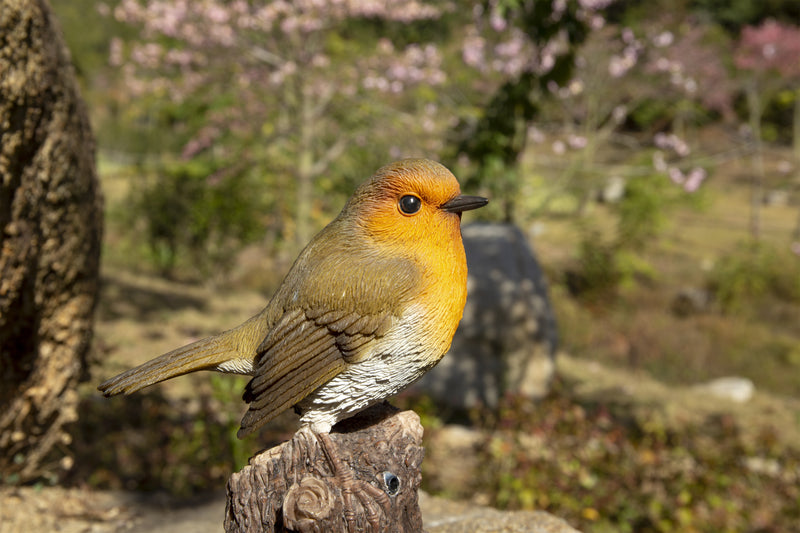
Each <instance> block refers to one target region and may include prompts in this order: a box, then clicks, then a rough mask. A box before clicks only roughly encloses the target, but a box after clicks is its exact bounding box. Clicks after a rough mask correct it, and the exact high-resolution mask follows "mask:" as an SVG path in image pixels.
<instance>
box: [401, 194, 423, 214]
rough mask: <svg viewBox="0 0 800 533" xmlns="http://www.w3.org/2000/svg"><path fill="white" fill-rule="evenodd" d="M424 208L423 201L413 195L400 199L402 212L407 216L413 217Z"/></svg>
mask: <svg viewBox="0 0 800 533" xmlns="http://www.w3.org/2000/svg"><path fill="white" fill-rule="evenodd" d="M420 207H422V200H420V199H419V197H417V196H414V195H413V194H407V195H405V196H403V197H402V198H400V211H402V212H403V213H404V214H406V215H413V214H414V213H416V212H417V211H419V208H420Z"/></svg>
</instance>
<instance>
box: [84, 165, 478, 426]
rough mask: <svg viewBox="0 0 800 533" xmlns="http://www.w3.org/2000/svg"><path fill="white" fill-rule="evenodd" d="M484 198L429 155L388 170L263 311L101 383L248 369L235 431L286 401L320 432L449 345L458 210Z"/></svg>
mask: <svg viewBox="0 0 800 533" xmlns="http://www.w3.org/2000/svg"><path fill="white" fill-rule="evenodd" d="M487 202H488V200H487V199H486V198H482V197H480V196H466V195H462V194H461V190H460V187H459V184H458V181H457V180H456V178H455V176H453V174H452V173H451V172H450V171H449V170H448V169H447V168H445V167H444V166H442V165H441V164H439V163H436V162H434V161H430V160H427V159H404V160H401V161H397V162H395V163H391V164H389V165H387V166H384V167H382V168H380V169H379V170H378V171H377V172H376V173H375V175H373V176H372V178H370V179H369V180H367V181H366V182H365V183H363V184H362V185H361V186H360V187H358V188H357V189H356V191H355V193H354V194H353V196H352V197H351V198H350V199H349V200H348V201H347V203H346V204H345V206H344V208H343V209H342V211H341V213H340V214H339V215H338V216H337V217H336V218H335V219H334V220H333V221H332V222H331V223H330V224H328V225H327V226H326V227H325V228H324V229H323V230H322V231H321V232H320V233H319V234H317V235H316V236H315V237H314V238H313V239H312V240H311V242H309V243H308V245H307V246H306V247H305V248H304V249H303V251H302V252H300V255H299V256H298V258H297V259H296V260H295V262H294V264H293V265H292V268H291V269H290V270H289V273H288V274H287V275H286V278H285V279H284V280H283V282H282V283H281V285H280V287H279V288H278V290H277V292H276V293H275V295H274V296H273V298H272V300H271V301H270V302H269V304H267V306H266V307H265V308H264V309H263V310H262V311H261V312H260V313H258V314H257V315H255V316H254V317H252V318H250V319H249V320H247V321H246V322H244V323H243V324H241V325H239V326H237V327H235V328H233V329H230V330H228V331H225V332H223V333H220V334H218V335H214V336H211V337H208V338H205V339H201V340H198V341H196V342H194V343H191V344H188V345H186V346H184V347H182V348H178V349H176V350H173V351H171V352H168V353H166V354H164V355H161V356H159V357H156V358H155V359H152V360H150V361H148V362H146V363H144V364H142V365H141V366H138V367H136V368H133V369H131V370H128V371H126V372H123V373H122V374H120V375H118V376H116V377H114V378H111V379H109V380H108V381H106V382H104V383H102V384H101V385H100V386H99V387H98V388H99V389H100V390H101V391H102V392H103V394H105V396H114V395H116V394H120V393H125V394H129V393H132V392H135V391H137V390H139V389H142V388H144V387H146V386H148V385H152V384H154V383H158V382H161V381H164V380H166V379H170V378H173V377H175V376H180V375H182V374H186V373H189V372H194V371H197V370H216V371H219V372H232V373H237V374H246V375H250V376H252V379H251V380H250V382H249V383H248V384H247V386H246V387H245V391H244V395H243V397H244V400H245V401H246V402H247V403H248V404H249V408H248V410H247V412H246V413H245V415H244V417H243V419H242V423H241V428H240V429H239V433H238V435H239V437H244V436H245V435H248V434H249V433H251V432H253V431H254V430H256V429H257V428H258V427H260V426H261V425H263V424H264V423H266V422H268V421H269V420H271V419H272V418H274V417H275V416H277V415H278V414H280V413H281V412H282V411H284V410H286V409H287V408H289V407H292V406H294V407H295V409H296V411H297V412H298V413H299V414H300V417H301V418H300V423H301V425H302V426H307V427H309V428H310V429H311V430H312V431H313V432H315V433H318V434H319V433H328V432H329V431H330V429H331V427H332V426H333V425H334V424H336V423H337V422H338V421H340V420H342V419H345V418H348V417H350V416H351V415H354V414H356V413H358V412H359V411H361V410H363V409H365V408H367V407H369V406H370V405H373V404H375V403H377V402H380V401H382V400H384V399H386V398H387V397H389V396H391V395H393V394H395V393H397V392H399V391H400V390H402V389H404V388H405V387H407V386H408V385H410V384H411V383H412V382H413V381H415V380H416V379H417V378H419V377H421V376H422V374H424V373H425V372H426V371H427V370H429V369H430V368H432V367H433V366H434V365H436V363H438V362H439V360H440V359H441V358H442V356H444V354H445V353H446V352H447V351H448V349H449V347H450V342H451V340H452V338H453V334H454V333H455V331H456V327H457V326H458V323H459V321H460V320H461V316H462V313H463V310H464V304H465V301H466V296H467V265H466V258H465V256H464V245H463V244H462V242H461V213H462V212H464V211H468V210H471V209H477V208H479V207H482V206H484V205H486V204H487Z"/></svg>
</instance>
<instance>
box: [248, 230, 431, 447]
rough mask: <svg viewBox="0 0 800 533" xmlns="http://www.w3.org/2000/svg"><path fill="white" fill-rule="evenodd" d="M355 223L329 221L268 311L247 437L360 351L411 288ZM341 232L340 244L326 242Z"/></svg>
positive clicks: (395, 260)
mask: <svg viewBox="0 0 800 533" xmlns="http://www.w3.org/2000/svg"><path fill="white" fill-rule="evenodd" d="M356 229H357V227H356V226H355V225H352V224H351V225H346V224H345V221H344V220H343V219H337V220H334V221H333V222H332V223H331V224H329V225H328V226H327V227H326V228H325V229H324V230H323V231H322V232H321V233H320V234H319V235H317V237H315V238H314V239H313V240H312V241H311V242H310V243H309V245H308V246H307V247H306V248H305V249H304V250H303V251H302V252H301V253H300V256H299V257H298V258H297V261H295V264H294V265H293V266H292V269H291V270H290V271H289V273H288V274H287V275H286V279H285V280H284V282H283V283H282V284H281V287H280V288H279V289H278V292H277V293H276V294H275V297H274V298H273V301H272V302H270V305H275V306H278V307H277V308H279V309H282V312H281V316H280V318H278V319H277V320H276V322H275V323H274V325H272V327H271V328H270V330H269V332H268V333H267V335H266V337H265V338H264V340H263V341H262V343H261V345H260V346H259V347H258V349H257V351H256V353H257V354H258V356H257V360H256V362H255V368H254V373H253V376H254V377H253V379H252V380H251V381H250V383H248V385H247V388H246V389H245V393H244V399H245V401H247V402H249V403H250V408H249V410H248V411H247V413H246V414H245V415H244V418H243V419H242V428H241V429H240V430H239V435H240V436H243V435H247V434H248V433H251V432H252V431H253V430H255V429H256V428H257V427H258V426H260V425H261V424H264V423H265V422H267V421H269V420H271V419H272V418H274V417H275V416H277V415H278V414H279V413H281V412H282V411H284V410H285V409H287V408H289V407H291V406H292V405H295V404H296V403H297V402H299V401H300V400H302V399H303V398H305V397H306V396H308V395H309V394H310V393H311V392H313V391H314V390H316V389H317V388H319V387H320V386H321V385H323V384H324V383H326V382H328V381H329V380H330V379H332V378H333V377H334V376H336V375H337V374H339V373H340V372H342V371H343V370H344V369H345V368H347V365H349V364H354V363H358V362H359V361H360V360H361V358H363V357H364V356H365V354H366V353H368V349H367V348H368V345H369V343H370V342H371V341H373V340H374V339H376V338H378V337H380V336H382V335H383V334H384V333H385V332H386V331H387V330H388V329H389V328H390V327H391V325H392V323H393V322H394V320H395V319H396V317H397V316H398V315H399V313H400V312H401V306H400V302H403V301H406V300H407V299H408V297H409V296H408V295H409V294H411V293H413V292H414V291H416V290H418V289H419V286H420V277H421V272H420V270H419V269H418V268H416V267H415V264H414V263H413V262H411V261H410V260H408V259H405V258H403V257H399V256H398V255H397V254H381V253H378V251H377V249H376V248H375V247H374V246H370V245H369V243H368V242H366V241H364V236H363V235H360V234H358V233H357V232H356ZM331 234H337V235H338V236H341V235H344V234H346V236H347V237H346V238H334V237H332V236H331Z"/></svg>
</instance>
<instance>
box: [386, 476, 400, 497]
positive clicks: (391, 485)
mask: <svg viewBox="0 0 800 533" xmlns="http://www.w3.org/2000/svg"><path fill="white" fill-rule="evenodd" d="M382 475H383V483H384V484H385V486H386V488H385V489H384V490H385V491H386V494H388V495H389V496H394V495H395V494H397V493H398V492H399V491H400V478H399V477H397V476H396V475H394V474H393V473H391V472H384V473H383V474H382Z"/></svg>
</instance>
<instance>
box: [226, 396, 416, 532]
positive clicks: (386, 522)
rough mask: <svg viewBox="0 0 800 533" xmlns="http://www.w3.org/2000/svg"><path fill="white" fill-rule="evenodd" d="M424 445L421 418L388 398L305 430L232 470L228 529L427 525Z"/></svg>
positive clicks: (405, 529) (382, 528)
mask: <svg viewBox="0 0 800 533" xmlns="http://www.w3.org/2000/svg"><path fill="white" fill-rule="evenodd" d="M421 445H422V426H421V425H420V423H419V417H418V416H417V415H416V414H415V413H414V412H412V411H403V412H397V410H396V409H395V408H393V407H391V406H389V405H388V404H385V403H384V404H381V405H377V406H375V407H373V408H370V409H368V410H366V411H364V412H362V413H360V414H358V415H356V416H355V417H353V418H350V419H348V420H344V421H342V422H341V423H340V424H338V425H337V426H336V427H335V428H334V430H333V431H332V432H331V433H330V434H314V433H313V432H311V430H309V429H307V428H304V429H301V430H300V431H298V432H297V433H295V435H294V437H293V438H292V440H290V441H288V442H285V443H283V444H281V445H280V446H276V447H275V448H272V449H270V450H266V451H264V452H262V453H260V454H258V455H256V456H255V457H253V458H251V459H250V464H249V465H248V466H246V467H244V468H243V469H242V471H241V472H237V473H236V474H233V475H232V476H231V478H230V480H229V481H228V504H227V508H226V510H225V531H226V532H228V533H255V532H258V533H267V532H269V533H273V532H274V533H280V532H285V531H301V532H306V531H308V532H311V531H316V532H320V531H342V532H345V531H349V532H356V531H358V532H362V531H372V532H375V533H377V532H379V531H380V532H395V533H400V532H418V531H422V515H421V513H420V509H419V503H418V500H417V494H418V491H419V486H420V483H421V480H422V475H421V474H420V467H421V464H422V458H423V456H424V454H425V452H424V450H423V449H422V447H421Z"/></svg>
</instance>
